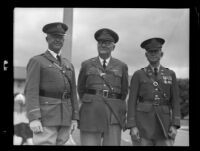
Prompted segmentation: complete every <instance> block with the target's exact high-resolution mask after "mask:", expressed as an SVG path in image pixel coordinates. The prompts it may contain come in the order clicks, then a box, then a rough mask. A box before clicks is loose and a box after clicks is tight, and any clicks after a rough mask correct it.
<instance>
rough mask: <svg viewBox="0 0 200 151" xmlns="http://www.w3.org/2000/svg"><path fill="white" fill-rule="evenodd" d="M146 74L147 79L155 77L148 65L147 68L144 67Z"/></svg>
mask: <svg viewBox="0 0 200 151" xmlns="http://www.w3.org/2000/svg"><path fill="white" fill-rule="evenodd" d="M146 72H147V74H148V76H149V77H153V78H155V77H154V73H153V71H152V69H151V66H150V65H148V66H147V67H146Z"/></svg>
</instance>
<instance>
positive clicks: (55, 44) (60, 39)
mask: <svg viewBox="0 0 200 151" xmlns="http://www.w3.org/2000/svg"><path fill="white" fill-rule="evenodd" d="M46 40H47V42H48V46H49V49H50V50H52V51H54V52H55V53H59V51H60V49H61V48H62V47H63V44H64V36H62V35H50V34H49V35H47V37H46Z"/></svg>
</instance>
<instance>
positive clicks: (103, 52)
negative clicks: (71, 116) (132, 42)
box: [78, 28, 128, 146]
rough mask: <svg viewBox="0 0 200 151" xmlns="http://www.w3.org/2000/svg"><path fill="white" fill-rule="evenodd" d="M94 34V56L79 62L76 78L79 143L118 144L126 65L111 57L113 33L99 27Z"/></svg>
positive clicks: (126, 77)
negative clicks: (95, 50) (78, 104)
mask: <svg viewBox="0 0 200 151" xmlns="http://www.w3.org/2000/svg"><path fill="white" fill-rule="evenodd" d="M94 37H95V39H96V40H97V49H98V56H97V57H94V58H91V59H88V60H86V61H84V62H82V65H81V69H80V73H79V77H78V93H79V96H80V100H81V102H82V105H81V107H80V114H79V116H80V123H79V128H80V135H81V144H82V145H98V146H99V145H103V146H107V145H112V146H113V145H120V141H121V130H122V129H123V128H124V126H125V114H126V102H125V99H126V96H127V93H128V67H127V65H126V64H125V63H123V62H122V61H120V60H118V59H115V58H113V57H112V56H111V52H112V51H114V48H115V44H116V43H117V42H118V40H119V37H118V34H117V33H116V32H114V31H113V30H111V29H107V28H103V29H100V30H98V31H97V32H96V33H95V34H94ZM101 140H102V141H101Z"/></svg>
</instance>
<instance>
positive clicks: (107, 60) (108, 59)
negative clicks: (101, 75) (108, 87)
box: [99, 57, 111, 66]
mask: <svg viewBox="0 0 200 151" xmlns="http://www.w3.org/2000/svg"><path fill="white" fill-rule="evenodd" d="M110 58H111V57H109V58H107V59H106V66H107V65H108V63H109V61H110ZM99 60H100V62H101V65H103V60H104V59H102V58H101V57H99Z"/></svg>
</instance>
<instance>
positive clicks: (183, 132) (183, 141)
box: [14, 120, 189, 146]
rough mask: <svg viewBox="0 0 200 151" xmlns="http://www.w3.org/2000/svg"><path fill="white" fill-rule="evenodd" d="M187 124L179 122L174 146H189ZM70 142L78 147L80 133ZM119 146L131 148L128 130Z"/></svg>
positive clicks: (185, 121) (77, 131) (17, 139)
mask: <svg viewBox="0 0 200 151" xmlns="http://www.w3.org/2000/svg"><path fill="white" fill-rule="evenodd" d="M188 125H189V123H188V120H182V121H181V128H180V129H179V130H178V133H177V136H176V139H175V143H174V146H189V126H188ZM72 138H73V139H72V140H69V142H68V143H67V144H66V145H80V131H79V130H78V129H77V130H76V131H74V133H73V135H72ZM19 141H20V138H16V139H15V140H14V144H17V142H19ZM121 146H132V144H131V138H130V135H129V130H126V131H125V132H123V133H122V140H121Z"/></svg>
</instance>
